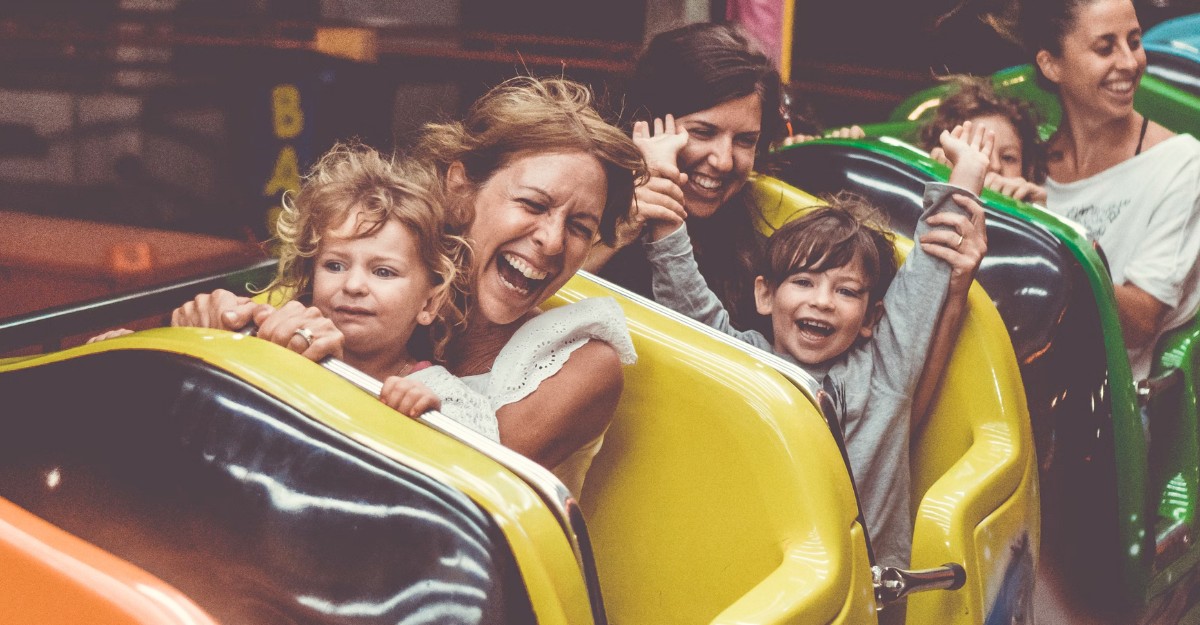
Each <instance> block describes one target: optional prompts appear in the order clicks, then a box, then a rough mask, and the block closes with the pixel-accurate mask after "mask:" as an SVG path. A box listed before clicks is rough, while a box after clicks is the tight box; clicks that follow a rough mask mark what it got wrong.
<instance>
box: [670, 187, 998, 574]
mask: <svg viewBox="0 0 1200 625" xmlns="http://www.w3.org/2000/svg"><path fill="white" fill-rule="evenodd" d="M956 193H957V194H962V195H965V196H967V197H970V198H972V199H977V198H975V196H974V195H973V194H971V193H969V192H967V191H964V190H963V189H960V188H958V187H955V186H952V185H948V184H943V183H936V182H930V183H926V185H925V200H924V204H925V212H924V214H922V215H921V221H920V222H919V223H918V225H917V230H916V235H915V236H916V238H920V237H921V235H923V234H924V233H925V232H928V231H929V230H930V226H929V225H928V224H926V223H925V219H926V218H928V217H929V216H931V215H934V214H936V213H940V212H944V211H951V212H956V213H958V214H960V215H965V214H966V213H965V211H964V210H963V209H962V208H961V207H959V206H958V204H956V203H955V202H954V201H953V200H952V199H951V196H952V195H954V194H956ZM646 255H647V257H648V258H649V259H650V264H651V267H652V268H653V276H652V287H653V289H654V299H655V300H657V301H658V302H659V303H661V304H663V305H665V306H667V307H669V308H671V309H673V310H676V311H678V312H680V313H682V314H685V315H687V316H689V317H691V318H693V319H695V320H697V321H699V322H701V323H703V324H705V325H707V326H710V327H712V328H714V329H716V330H720V331H721V332H724V333H726V334H729V335H730V336H733V337H736V338H738V339H741V340H742V341H745V342H747V343H749V344H751V345H753V346H755V347H758V348H761V349H765V350H768V351H771V352H774V350H773V349H772V345H771V343H770V341H768V340H767V338H766V337H765V336H763V335H762V334H761V333H759V332H756V331H753V330H751V331H740V330H737V329H735V328H733V326H731V325H730V323H729V314H728V313H727V312H726V311H725V309H724V307H723V306H722V305H721V302H720V301H719V300H718V299H717V297H716V296H715V295H714V294H713V292H712V291H711V290H709V288H708V286H707V285H706V284H705V282H704V277H703V276H701V275H700V272H699V270H698V269H697V267H696V260H695V258H694V256H693V255H692V243H691V240H690V239H689V238H688V235H687V229H686V227H681V228H680V229H679V230H677V231H675V232H673V233H671V234H670V235H668V236H666V237H663V238H662V239H660V240H658V241H655V242H649V243H646ZM949 286H950V266H949V265H947V264H946V263H945V262H943V261H941V260H940V259H937V258H934V257H932V256H929V255H928V254H926V253H925V252H924V251H923V250H922V249H921V246H920V245H914V246H913V250H912V252H910V253H909V255H908V258H907V259H906V260H905V262H904V264H903V265H902V266H901V267H900V269H899V271H898V272H897V273H896V279H895V280H893V281H892V284H891V286H889V287H888V290H887V294H886V295H884V298H883V306H884V314H883V317H882V318H881V319H880V321H879V323H878V324H877V325H876V327H875V329H874V332H873V334H872V337H871V338H870V339H869V340H866V341H859V342H857V343H855V345H854V346H853V347H851V348H850V349H849V350H848V351H846V353H844V354H842V355H841V356H839V357H838V358H835V359H834V360H832V361H830V362H828V363H822V364H820V365H817V366H810V365H802V364H800V363H798V362H796V360H795V359H794V358H792V357H791V355H790V354H786V353H785V354H779V355H780V356H782V357H784V358H786V359H788V360H789V361H791V362H796V364H797V365H799V366H801V367H802V368H804V369H805V370H807V371H809V372H810V373H812V374H813V375H814V376H815V377H817V379H819V380H822V379H823V381H824V383H825V386H826V388H830V389H831V390H832V391H833V392H834V394H835V396H836V399H837V402H838V403H839V404H840V405H841V406H844V414H842V415H840V416H841V421H842V424H843V428H844V429H845V439H846V450H847V453H848V455H849V456H850V465H851V468H852V469H853V471H854V478H855V484H856V486H857V488H858V495H859V500H860V504H861V506H862V510H863V515H864V516H865V517H866V522H867V531H868V532H869V533H870V536H871V544H872V546H873V548H874V551H875V555H876V560H877V563H878V564H881V565H884V566H897V567H901V568H906V567H907V566H908V562H909V556H910V554H911V553H912V512H911V510H910V508H911V506H910V505H909V498H910V490H911V488H910V484H909V482H910V473H911V469H910V466H909V458H908V446H909V430H910V421H911V416H912V415H911V411H912V396H913V393H914V392H915V390H916V386H917V382H918V381H919V380H920V378H921V371H922V369H923V368H924V366H925V359H926V357H927V356H928V353H929V347H930V344H931V343H932V339H933V332H934V329H935V327H936V325H937V321H938V318H939V317H940V314H930V312H931V311H941V309H942V305H943V304H944V302H945V300H946V292H947V290H948V288H949ZM825 378H827V379H825Z"/></svg>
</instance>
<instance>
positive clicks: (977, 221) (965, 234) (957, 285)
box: [920, 195, 987, 297]
mask: <svg viewBox="0 0 1200 625" xmlns="http://www.w3.org/2000/svg"><path fill="white" fill-rule="evenodd" d="M953 199H954V202H955V203H956V204H958V205H959V206H961V207H962V209H963V210H965V211H966V212H967V214H966V216H963V215H959V214H956V213H949V212H943V213H938V214H936V215H933V216H931V217H930V218H929V219H927V220H926V223H928V224H929V225H931V226H935V227H934V229H932V230H930V231H929V232H926V233H925V234H924V235H922V236H921V241H920V242H921V249H923V250H925V253H927V254H929V255H930V256H933V257H936V258H940V259H942V260H944V261H946V264H948V265H950V294H951V296H952V297H954V296H965V294H966V292H967V290H968V289H970V288H971V281H972V280H974V279H975V273H976V272H977V271H978V270H979V264H980V263H981V262H983V257H984V255H985V254H987V225H986V223H985V219H984V212H983V207H982V206H980V205H979V203H978V202H976V201H975V200H973V199H971V198H969V197H967V196H965V195H955V196H954V198H953Z"/></svg>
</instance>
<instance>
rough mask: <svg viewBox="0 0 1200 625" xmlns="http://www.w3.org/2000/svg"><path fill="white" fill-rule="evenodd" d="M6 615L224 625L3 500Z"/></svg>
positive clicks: (0, 543)
mask: <svg viewBox="0 0 1200 625" xmlns="http://www.w3.org/2000/svg"><path fill="white" fill-rule="evenodd" d="M0 580H3V583H0V615H3V621H4V622H6V623H37V624H38V625H59V624H61V625H78V624H79V623H87V624H88V625H150V624H152V623H153V624H155V625H185V624H186V625H216V621H215V620H213V618H212V617H210V616H209V615H208V614H206V613H205V612H204V611H203V610H201V609H200V608H199V607H198V606H196V604H194V603H192V601H191V600H190V599H188V598H187V597H185V596H184V595H183V594H182V593H180V592H179V591H178V590H175V589H174V588H172V587H171V586H169V585H167V584H166V583H165V582H163V581H162V580H160V579H158V578H157V577H154V576H153V575H151V574H149V573H147V572H146V571H143V570H142V569H140V568H138V567H136V566H134V565H132V564H130V563H128V562H126V561H125V560H122V559H120V558H118V557H116V556H114V555H112V554H111V553H109V552H107V551H104V550H103V549H100V548H99V547H96V546H95V545H92V544H91V543H88V542H86V541H84V540H82V539H80V538H77V537H75V536H73V535H71V534H68V533H67V532H64V531H63V530H61V529H59V528H57V527H55V526H53V525H51V524H50V523H47V522H46V521H43V520H42V519H40V518H38V517H37V516H34V515H33V514H31V513H29V512H27V511H26V510H24V509H23V508H20V507H18V506H16V505H15V504H13V503H12V502H10V501H8V500H7V499H2V498H0Z"/></svg>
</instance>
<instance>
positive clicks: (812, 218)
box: [761, 192, 896, 305]
mask: <svg viewBox="0 0 1200 625" xmlns="http://www.w3.org/2000/svg"><path fill="white" fill-rule="evenodd" d="M825 199H826V201H828V202H829V205H828V206H820V207H816V208H812V209H809V210H808V212H807V213H805V214H804V215H802V216H800V217H797V218H795V219H792V220H790V221H788V222H787V223H785V224H784V225H783V226H781V227H780V228H779V229H778V230H776V231H775V232H774V233H773V234H772V235H771V238H770V239H768V240H767V250H766V257H765V259H764V260H765V262H764V267H763V271H762V272H761V275H762V276H763V279H764V280H765V281H766V282H767V284H768V286H769V287H770V288H771V289H772V290H774V289H775V288H777V287H778V286H779V285H780V284H782V283H783V282H784V281H785V280H787V278H788V276H791V275H793V274H795V273H797V272H800V271H812V272H823V271H829V270H830V269H837V268H838V267H844V266H846V265H848V264H850V263H852V262H854V259H856V258H857V259H859V260H860V261H861V262H862V266H863V272H864V273H865V274H866V278H867V283H868V284H869V285H870V286H869V300H868V301H869V303H870V305H874V304H875V303H876V302H879V301H882V300H883V295H884V293H886V292H887V290H888V287H889V286H890V285H891V284H892V280H893V279H894V278H895V277H896V245H895V242H894V239H893V236H892V235H891V233H890V232H888V231H886V230H885V229H884V228H883V227H882V226H880V225H878V224H879V217H878V214H879V213H878V211H877V210H876V209H875V208H874V207H873V206H871V205H870V204H868V203H867V201H866V200H864V199H863V198H862V197H860V196H857V195H854V194H852V193H846V192H842V193H838V194H837V195H834V196H830V197H827V198H825Z"/></svg>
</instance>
